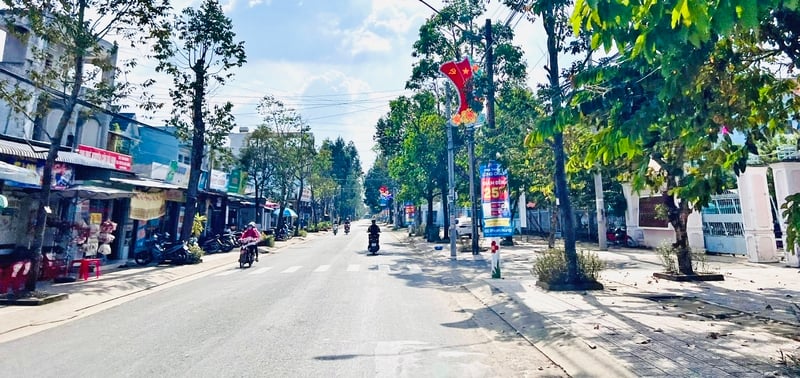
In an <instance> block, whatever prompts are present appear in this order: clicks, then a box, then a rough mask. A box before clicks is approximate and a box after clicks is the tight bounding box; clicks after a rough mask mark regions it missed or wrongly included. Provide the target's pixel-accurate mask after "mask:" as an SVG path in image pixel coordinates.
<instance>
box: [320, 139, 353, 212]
mask: <svg viewBox="0 0 800 378" xmlns="http://www.w3.org/2000/svg"><path fill="white" fill-rule="evenodd" d="M321 148H322V149H324V150H326V151H328V152H326V153H329V154H330V156H331V170H330V172H329V175H330V177H332V178H333V180H335V181H336V182H337V184H338V185H339V190H338V192H337V193H336V195H335V198H334V208H335V212H336V214H337V215H338V216H340V217H350V218H351V219H355V218H356V217H358V216H360V215H361V214H362V207H363V201H362V200H361V193H363V190H362V186H361V182H360V180H361V176H363V172H362V170H361V161H360V160H359V157H358V150H357V149H356V146H355V144H354V143H353V142H352V141H350V142H347V143H345V141H344V139H342V138H341V137H338V138H336V140H330V139H326V140H324V141H322V146H321Z"/></svg>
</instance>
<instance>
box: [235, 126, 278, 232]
mask: <svg viewBox="0 0 800 378" xmlns="http://www.w3.org/2000/svg"><path fill="white" fill-rule="evenodd" d="M270 137H271V131H270V129H268V128H257V129H255V130H253V133H252V134H250V135H248V136H247V138H246V139H245V141H244V146H242V148H241V149H240V150H239V161H238V164H239V167H240V168H241V169H242V170H243V171H244V172H246V173H247V180H248V181H249V182H250V183H252V184H253V188H254V189H255V197H256V198H255V199H256V204H260V203H261V199H262V198H265V189H266V186H267V185H268V184H269V183H270V182H272V180H273V178H274V176H275V171H276V164H275V163H276V162H275V161H274V156H273V151H272V149H271V147H272V146H271V144H270V143H269V138H270ZM256 206H258V205H256ZM257 208H258V207H257ZM261 215H262V212H261V211H256V223H258V224H261Z"/></svg>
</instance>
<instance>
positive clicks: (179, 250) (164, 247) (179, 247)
mask: <svg viewBox="0 0 800 378" xmlns="http://www.w3.org/2000/svg"><path fill="white" fill-rule="evenodd" d="M167 240H169V234H167V233H164V234H161V235H159V234H155V235H153V237H152V238H150V239H149V240H148V241H147V242H146V243H145V244H146V245H147V248H146V249H145V250H144V251H139V252H136V254H135V255H134V261H136V263H137V264H139V265H147V264H150V263H151V262H153V261H155V262H156V263H158V264H161V263H164V262H169V263H170V264H175V265H180V264H185V263H186V262H187V261H189V248H188V247H187V246H186V243H185V242H182V241H172V242H170V241H167Z"/></svg>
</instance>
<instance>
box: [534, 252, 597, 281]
mask: <svg viewBox="0 0 800 378" xmlns="http://www.w3.org/2000/svg"><path fill="white" fill-rule="evenodd" d="M605 266H606V264H605V262H604V261H603V260H600V258H599V257H598V256H597V254H596V253H591V252H586V251H582V252H580V253H578V279H579V280H580V281H581V282H595V281H597V277H598V274H599V273H600V271H602V270H603V269H605ZM532 273H533V274H534V275H535V276H536V277H537V278H538V280H539V281H542V282H547V283H550V284H555V283H567V259H566V255H565V253H564V250H563V249H551V250H548V251H547V252H545V254H544V255H543V256H540V257H539V258H537V259H536V261H534V263H533V269H532Z"/></svg>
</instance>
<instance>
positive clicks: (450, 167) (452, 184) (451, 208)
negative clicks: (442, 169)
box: [444, 85, 457, 259]
mask: <svg viewBox="0 0 800 378" xmlns="http://www.w3.org/2000/svg"><path fill="white" fill-rule="evenodd" d="M444 93H445V95H444V97H445V105H444V109H445V110H444V113H445V118H446V119H447V186H448V190H447V216H448V217H449V218H450V233H449V235H450V258H451V259H456V258H457V255H456V238H455V230H456V212H455V207H456V177H455V162H454V157H453V153H454V151H453V122H452V121H451V114H450V86H449V85H446V86H445V91H444Z"/></svg>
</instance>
